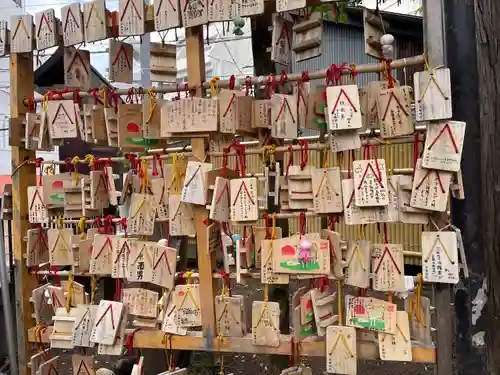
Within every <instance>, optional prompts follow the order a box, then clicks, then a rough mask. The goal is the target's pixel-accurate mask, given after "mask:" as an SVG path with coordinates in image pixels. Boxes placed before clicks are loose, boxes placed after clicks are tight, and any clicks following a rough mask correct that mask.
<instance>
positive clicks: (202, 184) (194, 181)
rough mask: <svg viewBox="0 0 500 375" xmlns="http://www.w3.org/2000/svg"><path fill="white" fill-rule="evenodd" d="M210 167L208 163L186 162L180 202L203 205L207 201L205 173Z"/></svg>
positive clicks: (211, 167)
mask: <svg viewBox="0 0 500 375" xmlns="http://www.w3.org/2000/svg"><path fill="white" fill-rule="evenodd" d="M212 169H213V166H212V164H210V163H200V162H196V161H189V162H188V164H187V169H186V177H185V179H184V187H183V188H182V192H181V201H182V202H185V203H191V204H199V205H203V206H204V205H205V204H206V203H207V191H208V186H207V173H208V172H209V171H210V170H212Z"/></svg>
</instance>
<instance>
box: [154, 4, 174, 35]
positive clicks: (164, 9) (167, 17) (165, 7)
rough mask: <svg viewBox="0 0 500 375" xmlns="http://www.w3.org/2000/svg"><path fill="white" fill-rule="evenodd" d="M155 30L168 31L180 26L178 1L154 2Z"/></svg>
mask: <svg viewBox="0 0 500 375" xmlns="http://www.w3.org/2000/svg"><path fill="white" fill-rule="evenodd" d="M154 11H155V30H156V31H163V30H170V29H174V28H176V27H180V26H181V10H180V3H179V0H170V1H169V0H154Z"/></svg>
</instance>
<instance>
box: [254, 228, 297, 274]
mask: <svg viewBox="0 0 500 375" xmlns="http://www.w3.org/2000/svg"><path fill="white" fill-rule="evenodd" d="M280 237H281V236H280ZM259 243H260V248H259V250H260V251H259V252H260V259H261V262H262V263H261V269H260V271H261V273H260V277H261V278H260V280H261V283H262V284H288V283H289V282H290V276H289V275H283V274H278V273H275V272H274V271H273V268H274V267H273V263H274V259H273V258H274V257H273V253H274V251H278V248H277V243H276V240H261V241H260V242H259Z"/></svg>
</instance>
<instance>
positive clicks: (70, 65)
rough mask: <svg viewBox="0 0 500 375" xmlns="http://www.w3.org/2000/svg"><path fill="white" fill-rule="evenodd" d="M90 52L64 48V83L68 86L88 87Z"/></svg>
mask: <svg viewBox="0 0 500 375" xmlns="http://www.w3.org/2000/svg"><path fill="white" fill-rule="evenodd" d="M90 69H91V68H90V52H89V51H85V50H81V49H78V50H77V49H76V48H74V47H68V48H64V84H65V85H66V86H67V87H70V88H79V89H82V90H88V89H89V88H90V78H91V76H90Z"/></svg>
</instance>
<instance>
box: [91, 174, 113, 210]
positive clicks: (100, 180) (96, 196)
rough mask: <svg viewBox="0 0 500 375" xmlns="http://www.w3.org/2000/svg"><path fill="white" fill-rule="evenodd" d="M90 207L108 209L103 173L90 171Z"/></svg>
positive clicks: (105, 182) (107, 196) (106, 189)
mask: <svg viewBox="0 0 500 375" xmlns="http://www.w3.org/2000/svg"><path fill="white" fill-rule="evenodd" d="M90 205H91V208H92V209H102V208H108V207H109V195H108V181H107V179H106V175H105V174H104V171H90Z"/></svg>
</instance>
